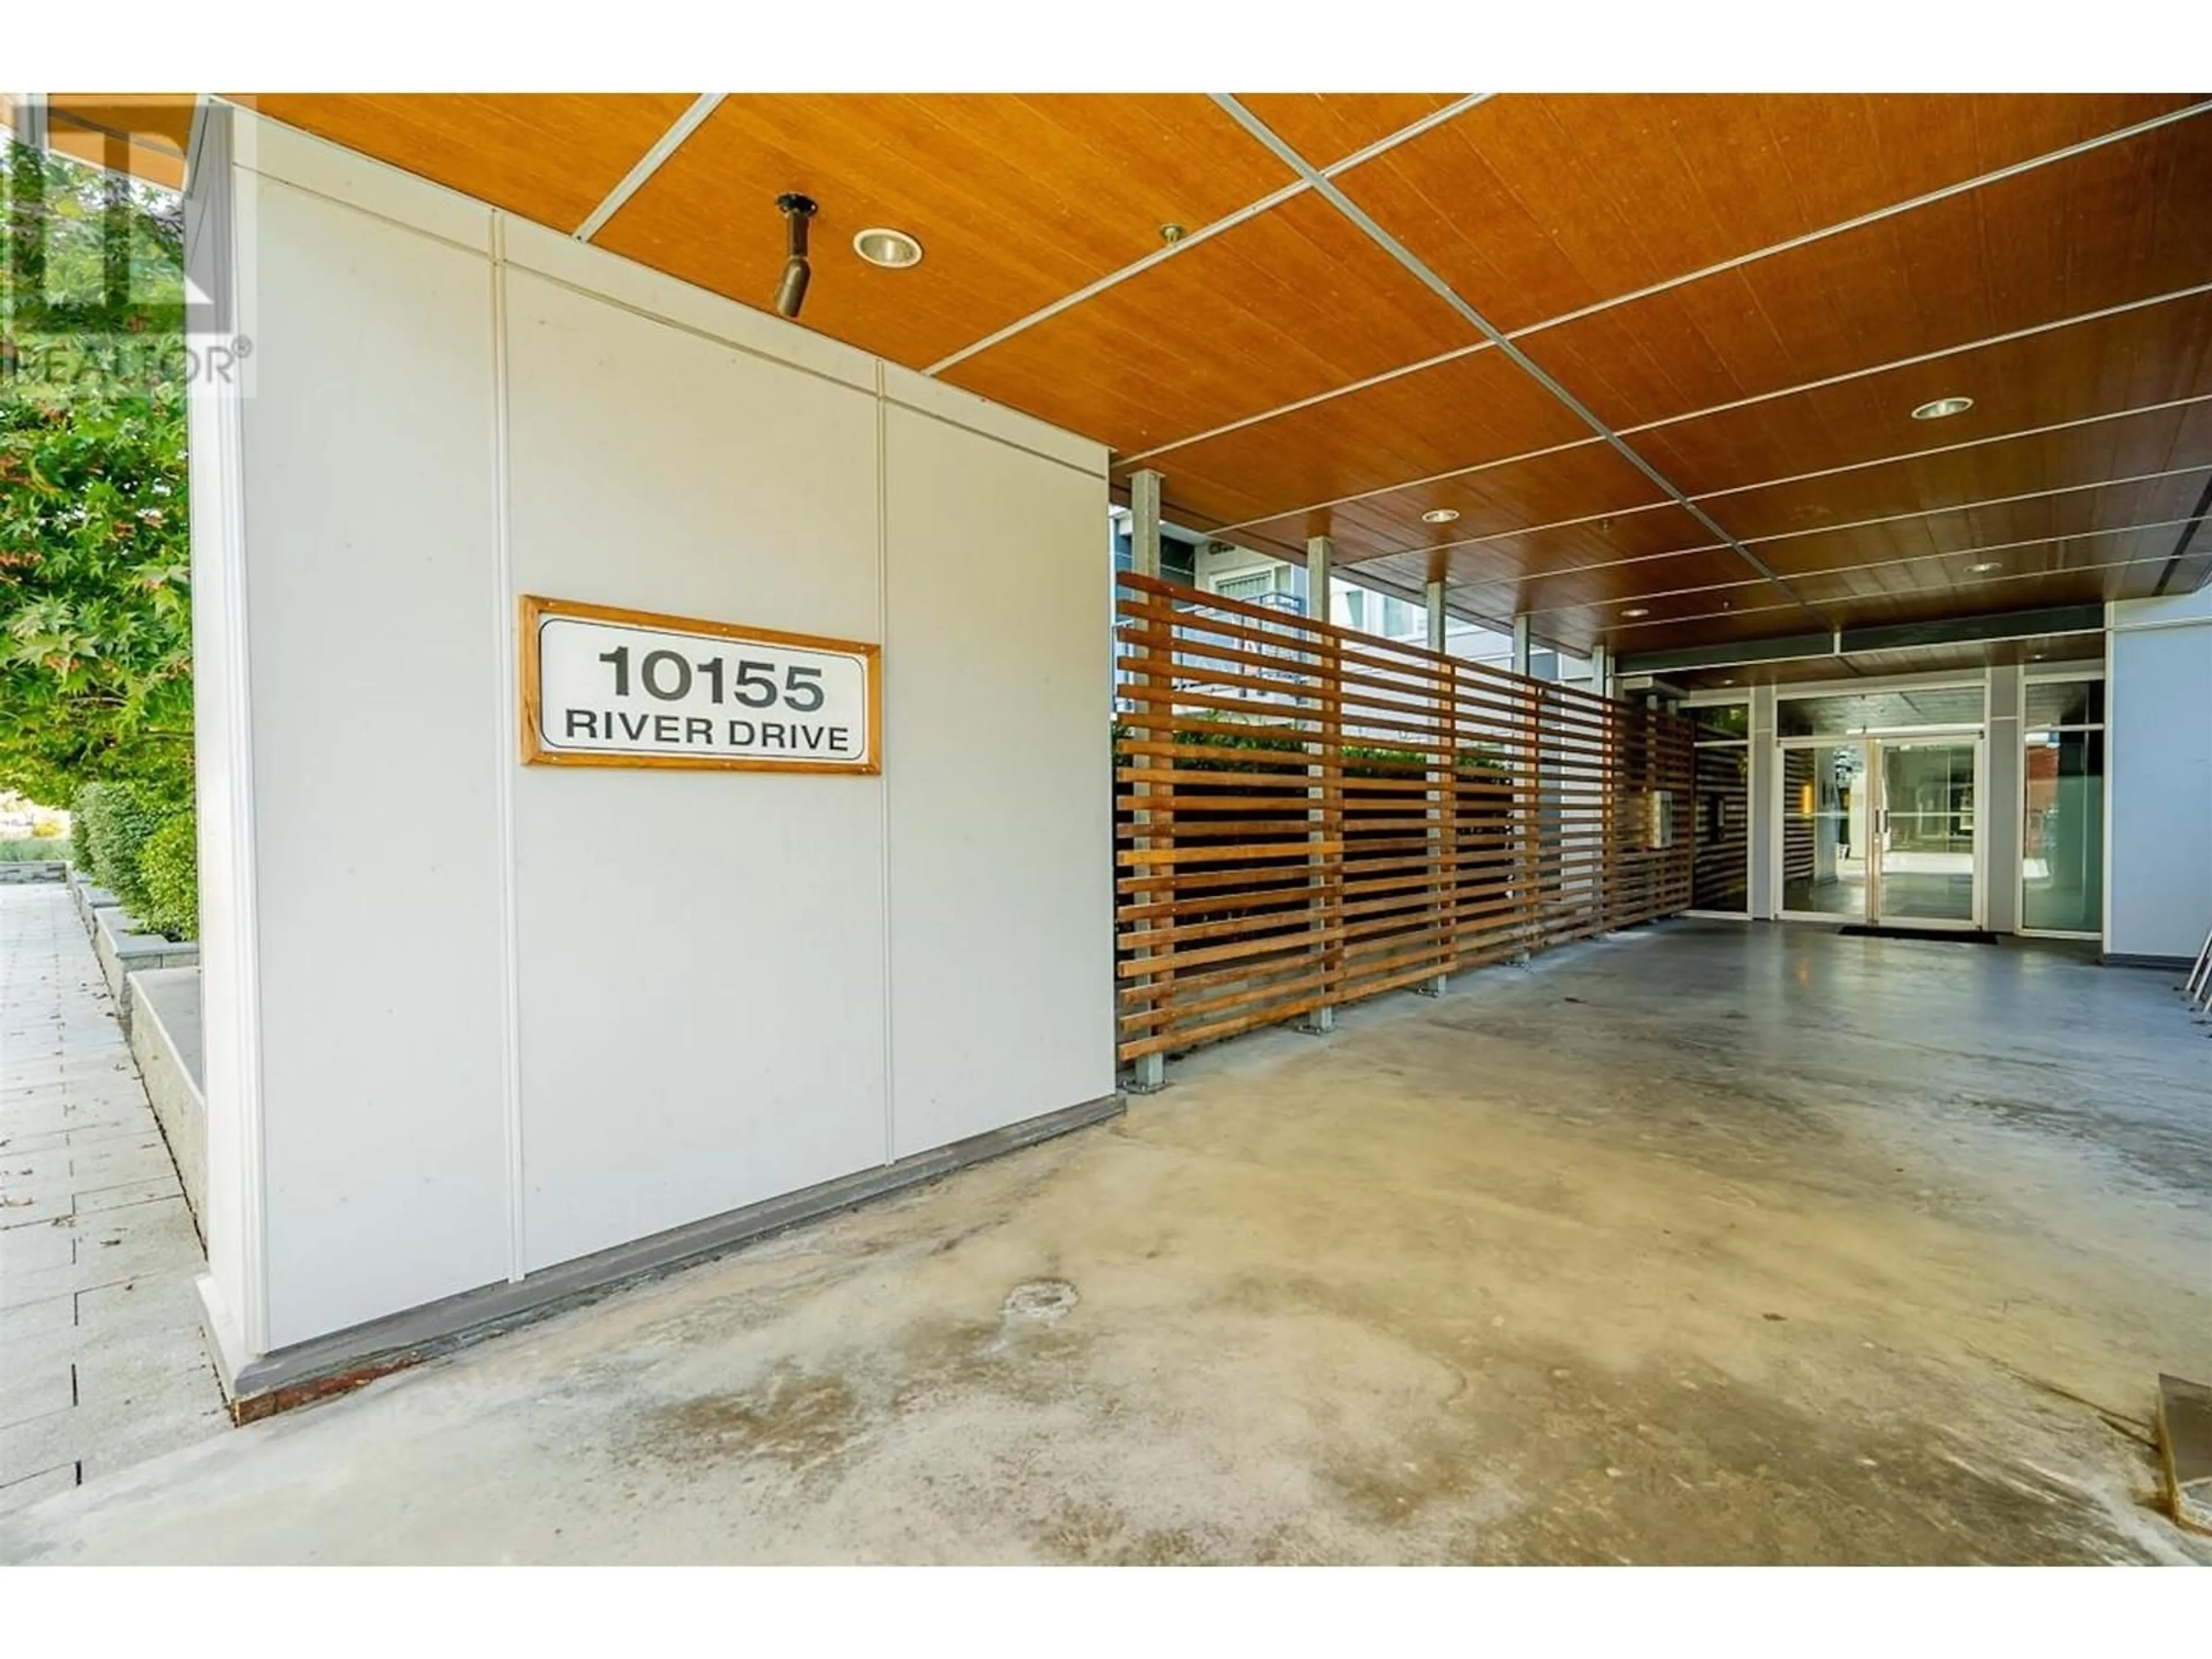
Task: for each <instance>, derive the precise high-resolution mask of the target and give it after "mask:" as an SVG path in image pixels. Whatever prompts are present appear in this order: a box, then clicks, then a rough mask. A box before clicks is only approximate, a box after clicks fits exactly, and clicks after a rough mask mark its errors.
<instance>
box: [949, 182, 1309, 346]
mask: <svg viewBox="0 0 2212 1659" xmlns="http://www.w3.org/2000/svg"><path fill="white" fill-rule="evenodd" d="M1312 188H1313V186H1312V185H1310V184H1308V183H1307V182H1306V180H1304V179H1297V180H1295V181H1294V182H1292V183H1291V184H1287V185H1284V186H1283V187H1282V188H1281V189H1280V190H1278V191H1274V192H1273V193H1272V194H1270V195H1267V196H1262V197H1261V198H1260V199H1259V200H1258V201H1256V202H1252V203H1249V204H1247V205H1245V206H1243V207H1241V208H1238V209H1237V211H1236V212H1234V213H1231V214H1229V215H1228V216H1225V217H1223V218H1219V219H1216V220H1215V221H1214V222H1212V224H1210V225H1201V226H1200V227H1199V228H1198V229H1196V230H1194V231H1192V232H1190V233H1189V234H1188V235H1185V236H1184V237H1182V239H1181V240H1177V241H1173V242H1170V243H1169V244H1167V246H1164V247H1162V248H1159V249H1158V250H1156V251H1155V252H1151V253H1147V254H1146V256H1145V257H1144V258H1141V259H1139V260H1136V261H1135V262H1133V264H1126V265H1123V266H1122V267H1121V269H1120V270H1109V271H1108V272H1107V273H1106V274H1105V275H1104V276H1101V277H1100V278H1099V279H1098V280H1097V282H1095V283H1091V284H1089V285H1088V286H1087V287H1084V288H1079V289H1076V290H1075V292H1074V293H1073V294H1067V295H1061V296H1060V298H1059V299H1057V300H1054V301H1053V302H1052V303H1051V304H1050V305H1048V306H1045V307H1042V308H1040V309H1038V310H1036V311H1032V312H1031V313H1030V314H1029V315H1028V316H1026V317H1018V318H1016V319H1014V320H1013V321H1012V322H1011V323H1008V324H1007V325H1006V326H1005V327H1004V328H1002V329H1000V331H998V332H997V333H995V334H986V335H985V336H984V337H982V338H981V339H980V340H978V341H976V342H975V344H973V345H969V346H963V347H961V349H959V350H957V351H956V352H954V353H953V354H952V355H951V356H949V357H939V359H938V360H937V361H936V362H933V363H932V364H931V365H930V366H929V367H928V368H925V369H923V370H922V371H921V372H922V373H923V374H931V375H935V374H943V373H944V372H945V370H946V369H948V368H953V367H954V366H955V365H957V364H959V363H964V362H967V361H968V359H969V358H970V357H973V356H975V355H976V353H978V352H981V351H988V350H989V349H991V348H992V347H993V346H994V345H999V344H1001V343H1004V342H1006V341H1007V340H1011V339H1012V338H1013V337H1014V336H1015V335H1017V334H1021V333H1024V332H1026V331H1028V330H1030V329H1032V328H1034V327H1036V325H1038V324H1039V323H1042V322H1044V321H1046V320H1047V319H1049V318H1053V317H1057V316H1058V315H1060V313H1061V312H1063V311H1068V310H1072V309H1073V307H1077V306H1079V305H1081V304H1082V303H1083V302H1084V301H1086V300H1091V299H1095V298H1097V296H1098V295H1101V294H1103V293H1104V292H1105V291H1106V290H1107V289H1109V288H1115V287H1118V286H1120V285H1121V283H1126V282H1127V281H1128V280H1129V278H1131V277H1132V276H1138V275H1140V274H1141V273H1143V272H1145V271H1147V270H1151V269H1152V267H1153V266H1154V265H1157V264H1164V263H1165V262H1166V261H1168V260H1170V259H1172V258H1175V257H1176V254H1178V253H1182V252H1186V251H1188V249H1191V248H1194V247H1196V246H1198V245H1199V244H1200V243H1201V242H1206V241H1211V240H1212V239H1213V238H1214V237H1216V236H1218V235H1219V234H1221V233H1222V232H1223V231H1225V230H1234V229H1236V228H1237V226H1239V225H1241V224H1243V223H1244V222H1245V221H1247V220H1248V219H1256V218H1258V217H1259V216H1260V215H1261V214H1263V213H1265V212H1267V210H1269V209H1270V208H1274V207H1279V206H1281V205H1282V204H1284V203H1285V202H1287V201H1289V200H1290V199H1291V197H1293V196H1303V195H1304V194H1305V193H1306V191H1309V190H1310V189H1312Z"/></svg>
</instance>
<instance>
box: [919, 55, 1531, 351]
mask: <svg viewBox="0 0 2212 1659" xmlns="http://www.w3.org/2000/svg"><path fill="white" fill-rule="evenodd" d="M1494 96H1496V94H1493V93H1487V92H1477V93H1470V94H1468V96H1466V97H1464V98H1462V99H1460V100H1457V101H1456V102H1455V103H1450V104H1447V105H1445V106H1443V108H1442V109H1439V110H1433V111H1431V112H1430V113H1429V114H1427V115H1425V116H1424V117H1422V118H1421V119H1419V120H1418V121H1415V122H1413V123H1411V124H1409V125H1407V126H1404V127H1401V128H1400V129H1399V130H1398V131H1395V132H1393V133H1390V134H1389V135H1387V136H1386V137H1382V138H1379V139H1377V140H1376V142H1375V143H1371V144H1370V145H1369V146H1368V147H1367V148H1366V149H1363V150H1360V151H1358V153H1357V154H1355V155H1347V156H1346V157H1345V158H1344V160H1342V161H1339V162H1337V163H1336V164H1335V166H1334V167H1331V168H1330V169H1328V171H1330V172H1332V173H1334V172H1338V171H1341V170H1343V169H1346V168H1349V167H1356V166H1357V165H1358V164H1359V163H1360V162H1362V161H1372V160H1373V159H1374V158H1375V157H1376V156H1378V155H1383V154H1384V153H1386V152H1387V151H1389V150H1390V149H1395V147H1396V146H1398V145H1400V144H1402V143H1406V142H1407V140H1408V139H1411V138H1416V137H1419V136H1420V135H1421V134H1422V133H1424V132H1426V131H1429V129H1430V128H1431V127H1434V126H1438V125H1442V124H1443V123H1444V122H1445V121H1448V120H1449V119H1451V118H1453V117H1454V116H1455V115H1460V114H1462V113H1464V112H1466V111H1468V110H1470V109H1473V108H1474V106H1476V105H1478V104H1480V103H1481V102H1483V101H1484V100H1486V99H1488V98H1492V97H1494ZM1312 187H1313V186H1312V184H1311V181H1310V180H1308V179H1304V178H1301V179H1297V180H1296V181H1295V182H1294V183H1291V184H1289V185H1285V186H1284V187H1283V188H1282V189H1280V190H1278V191H1273V192H1271V193H1270V194H1268V195H1266V196H1263V197H1261V198H1260V199H1259V200H1258V201H1256V202H1253V203H1250V204H1247V205H1246V206H1243V207H1241V208H1239V209H1237V211H1236V212H1234V213H1231V214H1227V215H1225V216H1223V217H1221V218H1218V219H1216V220H1215V221H1213V222H1212V223H1211V224H1208V225H1202V226H1200V228H1198V229H1196V230H1194V231H1191V232H1189V233H1188V234H1185V235H1183V236H1181V237H1179V238H1177V239H1176V240H1175V241H1172V242H1170V243H1169V244H1168V245H1167V246H1165V247H1163V248H1160V249H1158V250H1157V251H1156V252H1152V253H1148V254H1146V256H1145V257H1144V258H1141V259H1137V260H1133V261H1132V262H1131V263H1129V264H1126V265H1123V266H1121V268H1120V269H1119V270H1109V271H1108V272H1107V273H1106V274H1105V275H1104V276H1101V277H1100V278H1098V280H1097V281H1096V282H1094V283H1088V284H1086V285H1085V287H1082V288H1079V289H1076V290H1075V291H1074V292H1073V294H1067V295H1062V296H1061V297H1060V298H1059V299H1057V300H1054V301H1053V302H1052V303H1051V304H1050V305H1048V306H1042V307H1038V308H1037V309H1036V310H1035V311H1032V312H1030V313H1029V315H1027V316H1026V317H1018V318H1016V319H1014V320H1013V321H1012V322H1011V323H1008V324H1007V325H1006V326H1005V327H1004V328H1002V329H1000V330H999V331H997V332H995V333H992V334H987V335H985V336H984V337H982V338H981V339H980V340H978V341H976V342H975V343H974V344H972V345H967V346H963V347H962V348H961V349H959V350H957V351H956V352H953V353H952V354H951V356H945V357H940V358H939V359H938V360H937V361H936V362H933V363H932V364H930V366H929V367H928V368H925V369H923V370H922V371H921V372H922V373H923V374H930V375H935V374H943V373H944V372H945V370H946V369H948V368H953V367H955V366H956V365H957V364H960V363H963V362H966V361H967V360H968V359H969V358H970V357H973V356H975V355H976V354H977V353H978V352H982V351H987V350H989V349H991V348H992V347H993V346H994V345H1000V344H1002V343H1005V342H1006V341H1008V340H1011V339H1012V338H1013V337H1014V336H1016V335H1017V334H1020V333H1024V332H1025V331H1028V330H1030V329H1031V328H1034V327H1035V326H1036V325H1037V324H1039V323H1042V322H1043V321H1045V320H1046V319H1048V318H1052V317H1056V316H1058V315H1059V314H1060V313H1061V312H1063V311H1067V310H1070V309H1072V308H1073V307H1076V306H1079V305H1081V304H1082V303H1083V302H1084V301H1086V300H1092V299H1096V298H1097V296H1098V295H1101V294H1103V293H1104V292H1106V290H1107V289H1110V288H1116V287H1119V286H1120V285H1121V283H1126V282H1127V281H1128V280H1129V278H1131V277H1132V276H1138V275H1139V274H1141V273H1142V272H1145V271H1147V270H1151V269H1152V267H1153V266H1154V265H1157V264H1162V263H1164V261H1166V260H1169V259H1171V258H1174V257H1175V256H1176V254H1178V253H1182V252H1185V251H1186V250H1188V249H1189V248H1194V247H1196V246H1199V244H1200V243H1201V242H1206V241H1211V240H1212V239H1213V238H1214V237H1216V236H1218V235H1219V234H1221V233H1222V232H1224V231H1225V230H1234V229H1235V228H1237V226H1239V225H1241V224H1243V223H1244V222H1246V221H1248V220H1250V219H1256V218H1258V217H1259V216H1260V215H1261V214H1263V213H1265V212H1267V210H1269V209H1271V208H1276V207H1279V206H1281V205H1282V204H1284V203H1285V202H1287V201H1289V200H1290V199H1291V197H1294V196H1303V195H1304V194H1305V193H1306V191H1309V190H1310V189H1311V188H1312ZM1448 355H1457V354H1448ZM1437 361H1439V362H1440V361H1442V359H1438V360H1437ZM1393 372H1394V373H1401V374H1402V373H1405V372H1407V371H1404V370H1394V371H1393Z"/></svg>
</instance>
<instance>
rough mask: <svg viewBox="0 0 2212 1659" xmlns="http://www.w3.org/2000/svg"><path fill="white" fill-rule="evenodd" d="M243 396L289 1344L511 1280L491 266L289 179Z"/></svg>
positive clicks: (271, 1082)
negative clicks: (495, 759) (497, 756)
mask: <svg viewBox="0 0 2212 1659" xmlns="http://www.w3.org/2000/svg"><path fill="white" fill-rule="evenodd" d="M258 206H259V246H258V258H259V272H258V276H259V282H258V307H259V309H258V315H257V316H256V317H255V318H254V319H252V322H253V325H254V344H255V363H256V368H257V371H258V396H256V397H254V398H249V399H247V400H246V402H245V404H244V405H243V409H242V417H243V425H242V430H243V436H244V449H245V458H246V465H245V502H246V512H245V553H246V565H247V588H248V592H247V597H246V611H247V615H248V617H249V618H250V624H249V625H250V650H251V656H250V668H251V678H252V687H253V696H254V702H253V709H252V744H253V756H252V767H253V772H252V787H253V805H254V824H253V835H254V844H255V854H256V857H255V866H254V870H253V872H252V874H253V878H254V879H255V881H256V882H257V884H258V892H257V902H256V906H255V908H256V912H257V914H258V923H259V956H260V961H259V980H260V1022H259V1026H260V1033H261V1042H262V1054H261V1066H262V1080H263V1114H264V1121H263V1129H262V1133H263V1150H264V1157H265V1164H266V1170H265V1180H266V1203H267V1219H266V1226H267V1249H268V1298H269V1312H268V1340H269V1341H270V1343H271V1345H273V1346H283V1345H284V1344H287V1343H289V1342H295V1341H299V1340H303V1339H305V1338H307V1337H310V1336H314V1335H318V1334H322V1333H325V1332H327V1331H330V1330H333V1329H336V1328H342V1327H343V1326H346V1325H349V1324H353V1323H356V1322H360V1321H362V1320H365V1319H368V1318H371V1317H374V1316H377V1315H380V1314H384V1313H387V1312H390V1311H392V1310H394V1309H398V1308H404V1307H407V1306H410V1305H412V1304H417V1303H422V1302H427V1301H430V1300H432V1299H434V1298H436V1297H442V1296H446V1295H449V1294H451V1293H453V1292H454V1291H462V1290H466V1289H469V1288H471V1287H473V1286H475V1285H482V1284H484V1283H487V1282H489V1281H493V1280H496V1279H503V1278H505V1277H506V1275H507V1262H508V1249H507V1176H506V1172H505V1171H506V1154H505V1146H506V1138H505V1132H504V1127H503V1124H502V1119H501V1068H500V1052H501V1049H500V1045H501V1029H502V1028H501V1021H502V1018H503V1013H502V994H501V951H500V943H499V941H500V927H501V924H500V917H499V912H498V904H497V895H498V891H499V868H500V860H501V848H500V845H499V839H498V836H497V831H496V823H497V820H496V816H495V793H494V791H495V774H494V772H493V769H492V768H491V766H490V764H489V757H490V756H491V754H492V752H493V745H494V744H495V741H496V735H495V730H496V728H495V722H496V720H498V718H499V712H498V711H499V703H500V700H501V692H500V690H499V689H498V684H497V679H498V677H497V671H496V667H495V664H494V663H493V662H492V661H491V659H490V658H489V653H488V652H487V648H486V647H487V643H488V641H489V640H490V639H491V638H492V632H491V630H492V627H493V625H494V624H493V618H494V616H495V607H496V605H497V604H498V596H497V595H496V593H495V591H494V588H493V585H492V577H491V565H490V562H489V560H490V556H491V550H492V546H493V528H494V489H493V398H492V393H493V374H492V356H491V286H490V274H489V266H488V265H487V264H486V262H485V261H484V259H483V258H481V257H478V256H476V255H473V254H471V253H469V252H465V251H463V250H460V249H457V248H455V247H454V246H452V245H450V244H448V243H444V242H440V241H436V240H431V239H429V238H428V237H425V236H422V235H420V234H416V233H415V232H412V231H410V230H407V229H405V228H401V227H399V226H397V225H395V224H392V223H391V222H388V221H386V220H382V219H378V218H374V217H371V216H368V215H366V214H362V213H359V212H356V211H354V210H350V209H349V208H345V207H341V206H338V205H336V204H332V203H331V202H328V201H326V200H325V199H323V198H321V197H316V196H312V195H308V194H307V193H305V192H303V191H298V190H295V189H293V188H292V187H291V186H289V185H283V184H280V183H276V182H274V181H267V182H264V184H263V185H262V186H261V192H260V198H259V204H258Z"/></svg>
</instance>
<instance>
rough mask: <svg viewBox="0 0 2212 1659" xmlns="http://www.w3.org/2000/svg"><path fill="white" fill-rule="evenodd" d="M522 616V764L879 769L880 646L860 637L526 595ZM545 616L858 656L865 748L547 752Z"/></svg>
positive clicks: (835, 770)
mask: <svg viewBox="0 0 2212 1659" xmlns="http://www.w3.org/2000/svg"><path fill="white" fill-rule="evenodd" d="M517 610H518V614H519V615H520V619H521V629H522V640H521V649H520V651H519V652H518V653H516V658H517V662H518V665H519V667H520V671H521V676H522V763H523V764H524V765H525V766H651V767H663V768H667V769H673V770H677V771H684V772H831V773H845V774H848V775H849V774H861V775H867V776H875V775H878V774H880V773H881V772H882V771H883V769H884V735H883V734H884V674H883V647H881V646H879V645H869V644H866V643H865V642H863V641H859V640H833V639H829V638H827V637H825V636H823V635H818V634H786V633H781V632H779V631H777V630H776V629H771V628H744V627H741V626H739V625H738V624H737V623H722V622H709V621H708V620H707V619H706V618H705V617H670V616H665V615H663V614H661V613H660V612H659V611H629V610H625V609H623V607H622V606H620V605H586V604H583V603H582V602H581V601H580V600H576V599H541V598H540V597H538V595H536V594H534V593H526V594H524V595H523V596H522V598H521V599H520V602H519V604H518V607H517ZM546 617H581V618H583V619H584V620H586V621H587V622H605V623H623V624H625V625H627V626H629V627H633V628H657V629H667V630H669V631H671V632H673V633H678V634H705V635H712V636H714V637H715V638H717V639H725V640H752V641H757V642H758V643H759V644H762V645H795V646H804V647H810V648H811V649H813V650H817V651H836V652H842V653H846V654H847V655H850V656H855V657H859V658H860V659H862V661H863V662H864V663H865V665H866V673H867V677H868V749H867V753H866V756H865V757H863V758H862V759H860V760H857V761H787V760H753V759H750V758H748V757H744V756H738V755H702V756H698V757H692V756H690V755H622V754H600V753H591V752H583V751H579V750H563V749H549V748H548V747H546V746H545V744H544V742H543V741H542V740H541V738H540V737H539V732H538V725H539V720H540V717H541V715H542V714H544V708H543V704H542V699H541V696H540V693H539V686H540V681H539V664H538V624H539V623H541V622H542V621H543V620H544V618H546Z"/></svg>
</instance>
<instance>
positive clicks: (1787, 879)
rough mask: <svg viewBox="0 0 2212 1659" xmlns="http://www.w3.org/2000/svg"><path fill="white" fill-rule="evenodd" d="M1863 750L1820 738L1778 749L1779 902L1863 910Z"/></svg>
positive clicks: (1843, 912) (1818, 909)
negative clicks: (1814, 743)
mask: <svg viewBox="0 0 2212 1659" xmlns="http://www.w3.org/2000/svg"><path fill="white" fill-rule="evenodd" d="M1865 771H1866V750H1865V748H1864V747H1863V745H1862V744H1856V743H1848V744H1816V745H1809V746H1807V747H1804V748H1792V749H1784V750H1783V751H1782V908H1784V909H1785V910H1799V911H1806V912H1810V913H1812V914H1814V915H1828V916H1857V917H1863V916H1864V915H1866V849H1867V843H1868V836H1867V829H1868V825H1867V804H1868V800H1869V796H1870V794H1871V792H1870V791H1869V789H1868V787H1867V780H1866V778H1865V776H1864V774H1865Z"/></svg>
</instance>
